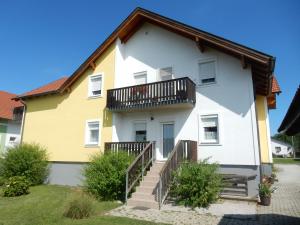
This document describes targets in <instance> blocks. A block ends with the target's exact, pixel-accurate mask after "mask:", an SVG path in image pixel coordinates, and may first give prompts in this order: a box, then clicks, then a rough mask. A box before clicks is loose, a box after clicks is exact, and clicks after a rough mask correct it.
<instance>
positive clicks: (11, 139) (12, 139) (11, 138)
mask: <svg viewBox="0 0 300 225" xmlns="http://www.w3.org/2000/svg"><path fill="white" fill-rule="evenodd" d="M16 139H17V137H14V136H10V137H9V142H15V141H16Z"/></svg>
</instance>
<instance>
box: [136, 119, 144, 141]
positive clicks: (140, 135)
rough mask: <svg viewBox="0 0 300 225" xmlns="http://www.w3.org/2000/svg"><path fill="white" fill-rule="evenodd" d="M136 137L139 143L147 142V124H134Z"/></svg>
mask: <svg viewBox="0 0 300 225" xmlns="http://www.w3.org/2000/svg"><path fill="white" fill-rule="evenodd" d="M134 136H135V141H137V142H143V141H147V129H146V123H144V122H140V123H135V124H134Z"/></svg>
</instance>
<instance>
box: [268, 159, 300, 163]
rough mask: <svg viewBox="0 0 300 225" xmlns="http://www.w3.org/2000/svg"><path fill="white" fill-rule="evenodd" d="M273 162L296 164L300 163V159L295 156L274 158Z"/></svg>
mask: <svg viewBox="0 0 300 225" xmlns="http://www.w3.org/2000/svg"><path fill="white" fill-rule="evenodd" d="M273 162H274V163H275V164H276V163H277V164H295V163H300V159H293V158H273Z"/></svg>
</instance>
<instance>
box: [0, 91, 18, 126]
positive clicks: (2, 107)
mask: <svg viewBox="0 0 300 225" xmlns="http://www.w3.org/2000/svg"><path fill="white" fill-rule="evenodd" d="M14 97H16V95H15V94H12V93H8V92H6V91H0V118H2V119H9V120H12V119H13V110H14V108H16V107H20V106H23V104H22V103H21V102H20V101H15V100H12V98H14Z"/></svg>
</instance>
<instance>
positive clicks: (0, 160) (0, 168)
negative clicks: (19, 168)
mask: <svg viewBox="0 0 300 225" xmlns="http://www.w3.org/2000/svg"><path fill="white" fill-rule="evenodd" d="M3 163H4V158H2V155H0V176H3V173H4V165H3Z"/></svg>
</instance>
